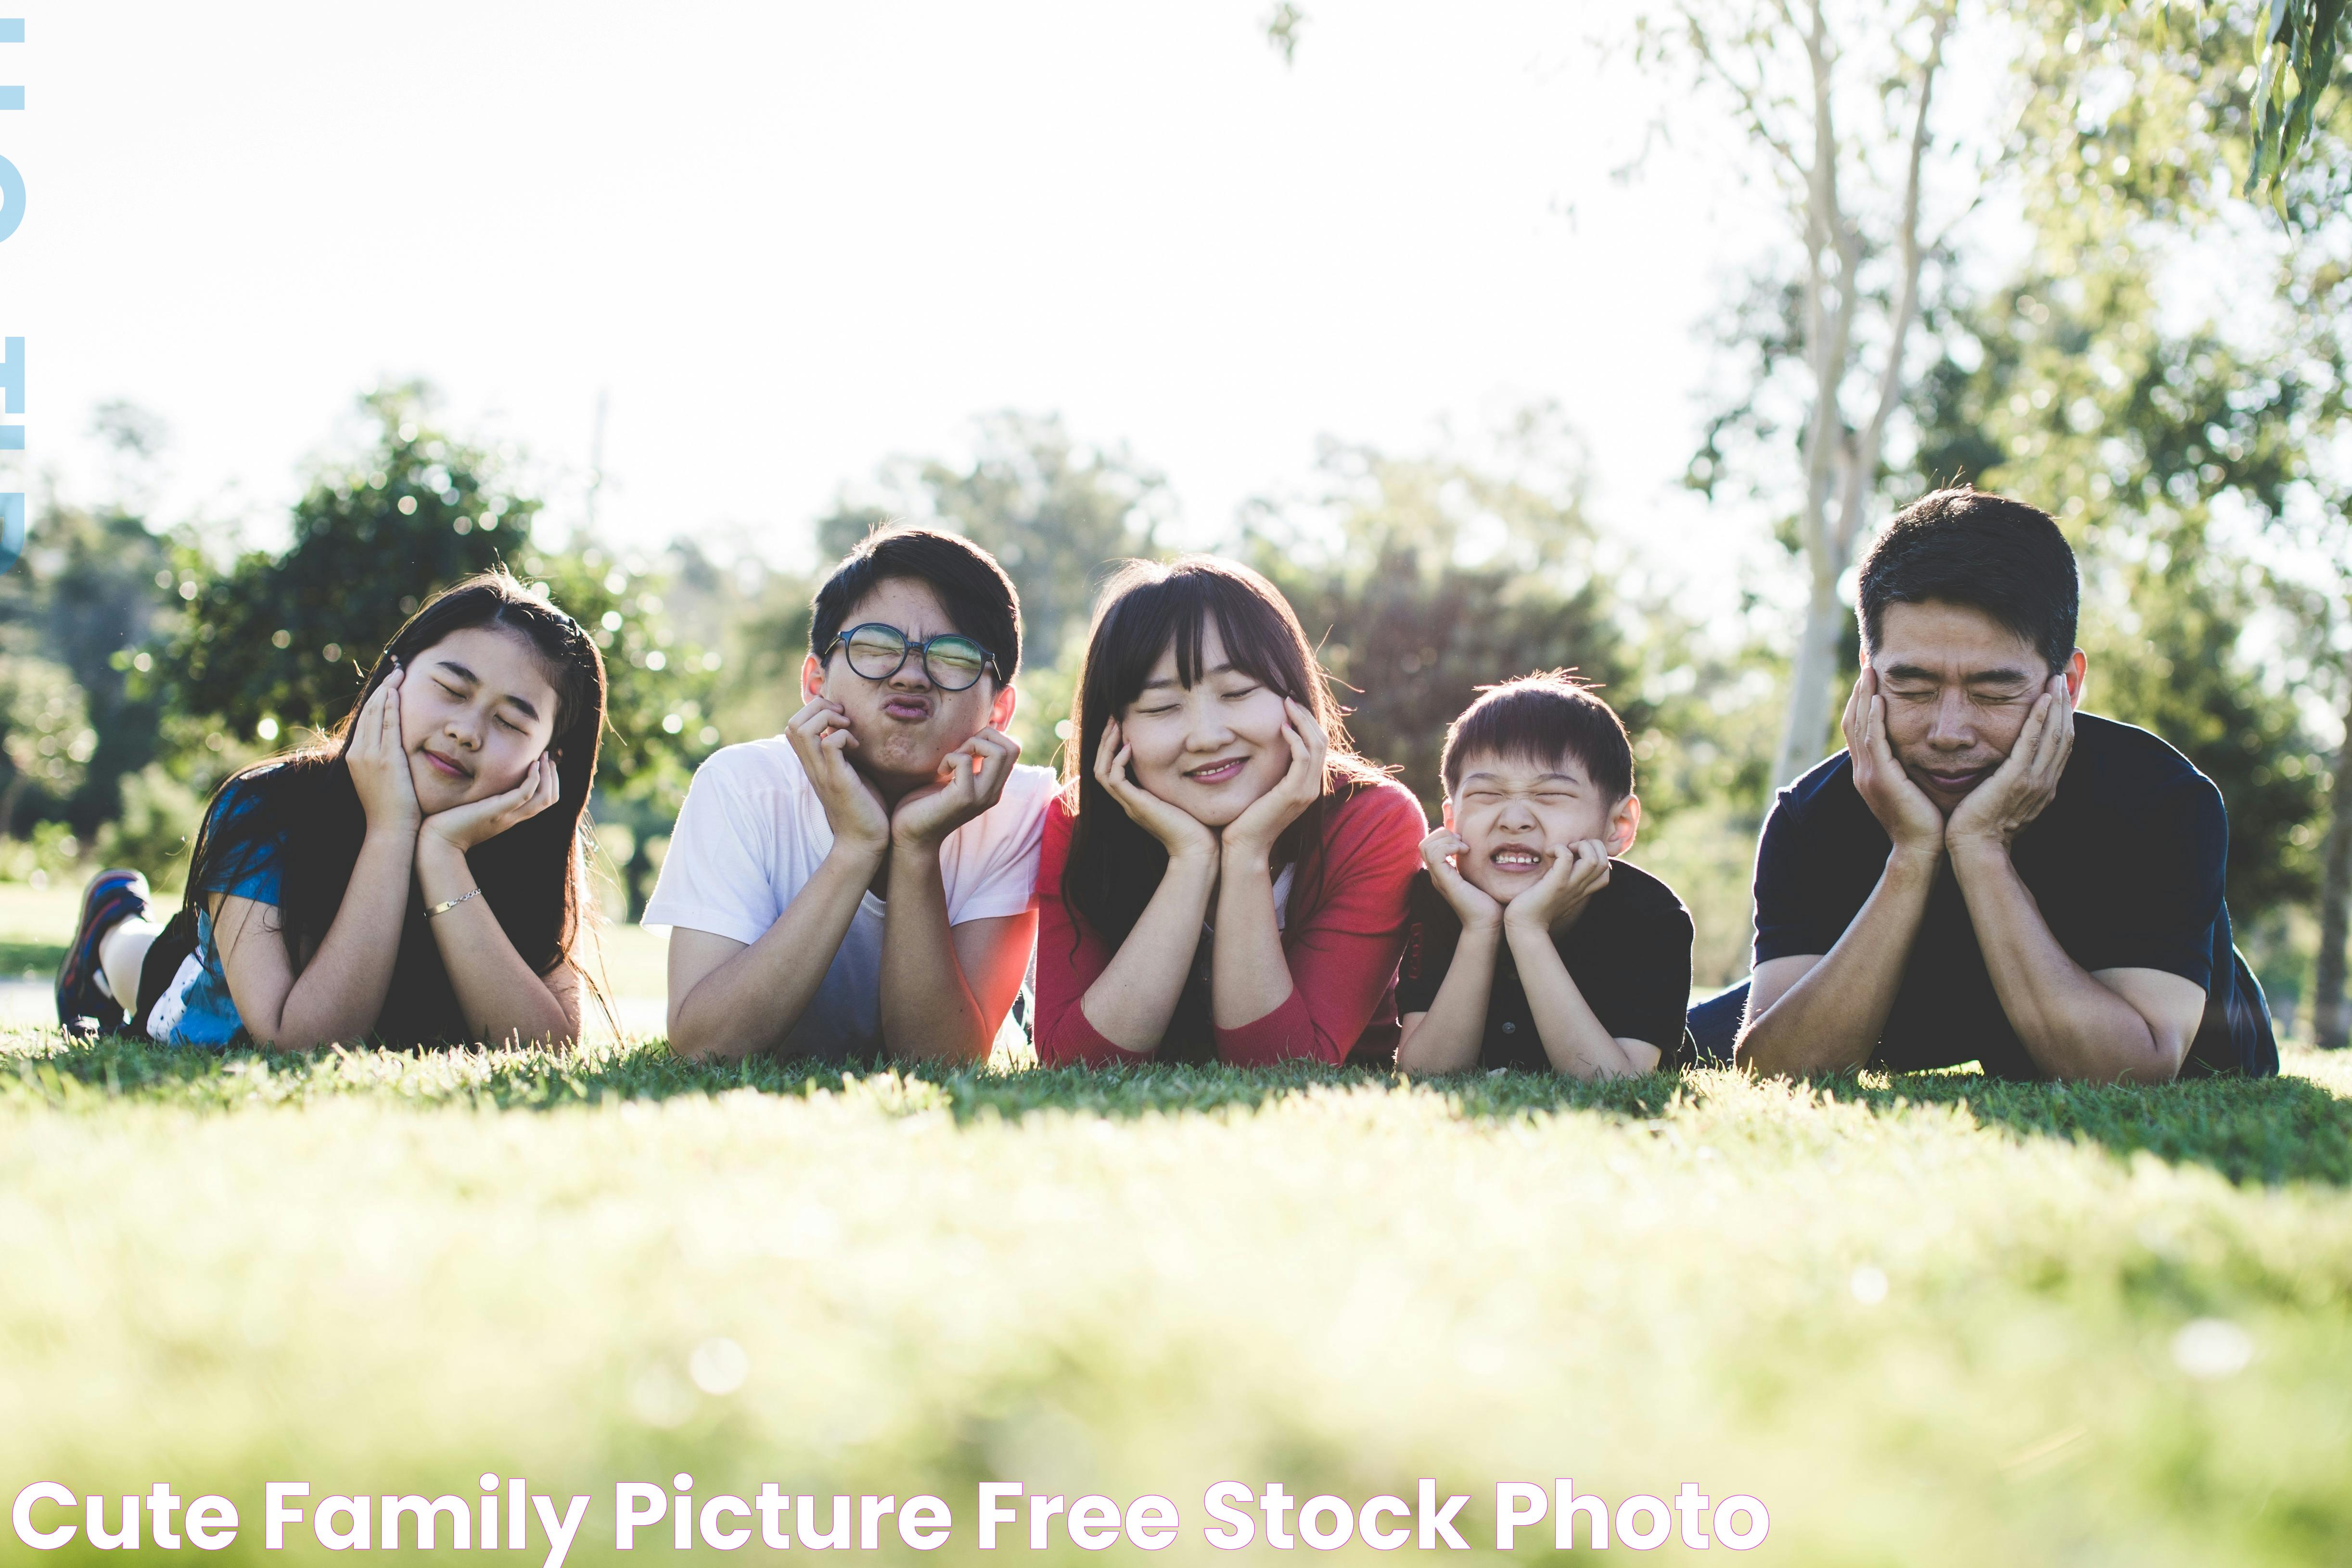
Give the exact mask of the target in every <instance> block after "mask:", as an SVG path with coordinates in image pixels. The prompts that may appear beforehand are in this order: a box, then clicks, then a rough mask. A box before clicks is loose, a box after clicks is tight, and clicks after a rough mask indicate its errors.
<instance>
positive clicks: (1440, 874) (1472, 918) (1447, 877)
mask: <svg viewBox="0 0 2352 1568" xmlns="http://www.w3.org/2000/svg"><path fill="white" fill-rule="evenodd" d="M1469 852H1470V845H1469V842H1468V841H1466V840H1465V839H1464V838H1463V837H1462V835H1461V834H1459V833H1457V832H1455V831H1454V830H1453V829H1451V828H1440V829H1438V830H1437V831H1435V832H1433V833H1432V834H1430V835H1429V837H1427V838H1425V839H1423V840H1422V841H1421V862H1422V864H1423V865H1425V866H1427V867H1428V868H1429V880H1430V881H1431V882H1432V883H1434V884H1435V885H1436V888H1437V892H1438V894H1439V896H1440V897H1442V898H1444V900H1445V902H1446V904H1449V905H1450V906H1451V907H1452V908H1453V910H1454V916H1455V917H1456V918H1457V919H1459V920H1460V921H1461V922H1462V928H1463V929H1464V930H1465V931H1486V930H1492V929H1493V928H1494V927H1495V926H1496V925H1500V924H1501V923H1502V919H1503V906H1502V905H1501V904H1497V903H1496V902H1495V898H1494V895H1493V894H1489V893H1487V892H1486V891H1485V890H1484V889H1482V888H1477V887H1474V886H1472V885H1471V884H1470V880H1469V879H1468V878H1467V877H1465V876H1464V875H1463V874H1462V870H1461V868H1460V867H1459V866H1457V865H1455V864H1454V861H1453V859H1452V857H1453V856H1454V855H1466V854H1468V853H1469Z"/></svg>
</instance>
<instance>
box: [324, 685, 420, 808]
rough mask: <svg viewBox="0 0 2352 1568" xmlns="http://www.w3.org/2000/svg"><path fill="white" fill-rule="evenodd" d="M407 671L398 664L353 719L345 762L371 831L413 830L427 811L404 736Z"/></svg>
mask: <svg viewBox="0 0 2352 1568" xmlns="http://www.w3.org/2000/svg"><path fill="white" fill-rule="evenodd" d="M406 674H407V672H406V671H405V670H404V669H402V668H401V666H400V665H398V664H394V665H393V668H392V674H388V675H386V676H385V677H384V678H383V680H382V681H380V682H378V683H377V684H376V688H375V690H374V691H373V692H371V693H370V694H369V695H368V699H367V701H365V702H363V703H362V704H361V705H360V712H359V716H358V717H357V718H355V719H353V720H352V732H351V743H350V744H349V745H348V746H346V747H344V748H343V763H344V766H346V767H348V768H350V769H351V772H352V789H355V790H357V791H358V792H359V798H360V809H361V810H362V811H364V812H365V813H366V814H367V825H368V831H370V832H414V831H415V830H416V824H417V821H418V819H419V817H420V816H421V815H422V814H423V813H422V809H421V808H420V807H419V806H418V805H417V803H416V780H415V779H414V778H412V777H411V776H410V774H409V771H408V746H407V743H406V742H405V741H404V740H403V739H402V738H401V733H400V688H401V683H402V681H403V679H404V676H405V675H406Z"/></svg>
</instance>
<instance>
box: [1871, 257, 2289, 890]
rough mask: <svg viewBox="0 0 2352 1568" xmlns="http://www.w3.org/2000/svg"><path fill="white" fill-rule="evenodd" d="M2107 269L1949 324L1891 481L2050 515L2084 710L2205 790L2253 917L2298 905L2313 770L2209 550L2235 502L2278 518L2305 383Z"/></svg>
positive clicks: (2232, 576) (2127, 275) (2256, 595)
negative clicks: (2000, 500)
mask: <svg viewBox="0 0 2352 1568" xmlns="http://www.w3.org/2000/svg"><path fill="white" fill-rule="evenodd" d="M2110 255H2119V256H2122V257H2123V259H2122V260H2121V261H2120V262H2117V261H2114V260H2103V261H2102V262H2101V264H2100V265H2099V266H2098V267H2096V268H2091V267H2077V268H2076V270H2075V271H2074V274H2073V275H2072V276H2070V277H2064V278H2059V277H2046V276H2045V277H2033V278H2031V279H2028V280H2025V281H2022V282H2020V283H2018V284H2016V285H2014V286H2012V287H2009V288H2007V289H2005V290H2003V291H2001V292H2000V294H1999V295H1998V296H1996V297H1995V298H1993V299H1991V300H1990V301H1988V302H1987V303H1986V304H1985V305H1984V306H1983V307H1981V308H1978V309H1976V310H1973V311H1970V312H1968V313H1966V315H1965V317H1964V318H1963V319H1962V321H1961V322H1960V323H1959V325H1960V326H1964V327H1965V329H1966V331H1965V336H1963V334H1962V333H1961V332H1960V331H1958V330H1956V331H1955V332H1954V333H1953V335H1952V337H1951V339H1950V341H1951V343H1952V346H1953V347H1954V348H1955V350H1958V351H1961V352H1963V353H1965V354H1966V356H1967V358H1969V360H1971V361H1973V363H1972V364H1971V365H1970V366H1969V368H1967V369H1962V368H1961V366H1960V364H1959V363H1958V361H1955V360H1951V359H1947V360H1946V361H1944V362H1943V363H1941V364H1939V365H1938V366H1937V368H1936V370H1935V371H1934V372H1933V373H1931V374H1930V375H1929V376H1927V378H1926V379H1925V382H1924V388H1925V391H1924V393H1923V396H1922V398H1921V400H1920V403H1921V406H1920V409H1919V418H1920V423H1921V426H1922V431H1921V437H1920V442H1919V449H1918V455H1917V457H1916V465H1917V466H1916V470H1915V471H1914V472H1913V473H1912V474H1911V475H1909V476H1906V484H1907V485H1908V486H1910V487H1912V488H1915V489H1924V488H1927V487H1928V486H1930V485H1932V484H1939V483H1948V482H1950V481H1951V480H1953V479H1955V478H1958V479H1964V480H1967V481H1969V482H1972V483H1975V484H1977V485H1979V486H1982V487H1984V488H1987V489H1992V490H1999V491H2002V492H2004V493H2007V494H2011V495H2016V496H2019V497H2023V498H2025V499H2028V500H2031V501H2033V502H2035V503H2036V504H2038V505H2044V506H2047V507H2050V508H2051V509H2052V510H2053V512H2055V513H2056V514H2057V515H2058V517H2059V520H2060V523H2061V525H2062V526H2063V528H2065V530H2066V532H2067V535H2068V537H2069V538H2070V540H2071V541H2072V542H2073V543H2074V547H2075V550H2076V553H2077V556H2078V558H2079V559H2080V560H2081V562H2082V567H2083V573H2084V617H2083V627H2082V632H2081V633H2080V641H2081V643H2082V644H2083V646H2084V649H2085V650H2086V651H2087V652H2088V653H2089V654H2090V658H2091V669H2092V675H2091V681H2092V685H2091V689H2090V692H2089V694H2088V695H2087V697H2086V699H2085V700H2086V702H2087V704H2088V706H2090V707H2091V708H2092V709H2093V710H2094V711H2096V712H2099V713H2103V714H2106V715H2108V716H2112V717H2115V718H2118V719H2122V720H2124V721H2125V722H2126V723H2131V724H2137V725H2141V726H2143V727H2146V728H2148V729H2150V730H2153V731H2154V732H2156V733H2157V734H2158V735H2160V736H2162V737H2164V738H2165V739H2167V740H2168V741H2170V742H2171V743H2172V744H2173V745H2175V746H2177V747H2179V748H2180V749H2181V750H2182V751H2183V752H2184V753H2186V754H2187V755H2188V757H2189V759H2190V760H2191V761H2193V762H2195V763H2196V764H2197V766H2198V767H2199V768H2201V769H2202V770H2203V771H2204V772H2205V773H2206V774H2207V775H2208V776H2209V777H2210V778H2211V779H2213V780H2214V781H2215V783H2217V784H2218V785H2219V786H2220V787H2221V793H2222V797H2223V799H2224V800H2226V801H2227V803H2228V805H2229V809H2230V889H2229V893H2230V901H2231V906H2232V908H2233V909H2234V910H2236V911H2238V912H2239V915H2240V919H2241V921H2242V923H2249V924H2251V923H2252V922H2256V921H2259V920H2260V919H2261V918H2262V917H2263V915H2264V913H2265V912H2267V911H2271V910H2273V909H2275V908H2276V907H2277V906H2279V905H2280V904H2283V903H2287V902H2299V901H2301V900H2304V899H2307V898H2309V897H2310V896H2311V894H2312V892H2313V885H2314V884H2313V873H2314V870H2315V866H2314V857H2313V856H2312V854H2311V853H2310V847H2311V845H2312V843H2313V842H2314V841H2315V832H2314V830H2313V827H2312V822H2313V819H2314V817H2315V814H2316V812H2317V810H2318V808H2319V784H2320V779H2321V777H2322V774H2323V772H2324V764H2323V762H2322V759H2321V758H2320V757H2319V756H2318V754H2317V751H2316V747H2315V744H2314V742H2313V740H2312V738H2311V737H2310V736H2309V735H2308V734H2307V733H2306V731H2305V728H2304V726H2303V723H2302V719H2301V715H2300V713H2299V710H2298V706H2297V702H2296V696H2295V693H2294V691H2293V690H2292V689H2291V688H2290V687H2289V686H2288V685H2286V683H2284V682H2281V681H2271V680H2265V678H2264V672H2263V669H2262V668H2261V667H2260V664H2259V663H2258V661H2257V659H2256V658H2255V657H2254V656H2253V654H2252V653H2251V651H2250V650H2249V649H2248V648H2247V646H2246V645H2245V636H2244V634H2245V632H2246V629H2247V627H2248V624H2249V623H2250V622H2254V621H2256V620H2257V619H2258V618H2259V617H2260V616H2261V614H2262V613H2263V611H2264V609H2265V607H2266V605H2267V604H2268V603H2269V596H2268V595H2267V594H2266V593H2265V591H2264V584H2263V580H2262V579H2261V577H2260V576H2259V575H2255V574H2250V573H2248V572H2247V571H2246V570H2245V569H2244V561H2243V559H2242V549H2230V548H2227V547H2226V544H2225V542H2224V541H2225V539H2226V538H2227V537H2228V536H2227V531H2226V530H2227V526H2228V524H2229V521H2230V517H2231V513H2230V508H2231V506H2232V505H2237V506H2241V507H2253V508H2259V509H2263V510H2271V509H2275V508H2278V507H2283V506H2284V493H2285V491H2286V489H2287V487H2288V486H2290V485H2291V484H2292V483H2293V482H2294V479H2295V476H2296V475H2297V474H2298V472H2299V471H2300V465H2301V462H2302V453H2301V451H2300V448H2299V445H2298V443H2297V434H2298V433H2299V432H2300V431H2301V429H2302V428H2303V423H2302V422H2301V421H2300V420H2299V418H2298V410H2299V408H2300V406H2301V405H2302V404H2303V403H2304V402H2305V400H2306V398H2307V397H2308V395H2309V389H2308V388H2306V387H2305V386H2303V385H2301V384H2299V383H2297V382H2294V381H2293V380H2291V379H2289V380H2282V379H2281V378H2279V377H2278V376H2276V375H2275V374H2272V373H2267V372H2266V371H2263V369H2262V368H2261V367H2256V366H2251V365H2248V364H2246V363H2245V362H2244V361H2242V360H2241V359H2239V358H2238V357H2237V356H2236V355H2234V354H2233V353H2232V352H2231V350H2229V349H2228V347H2227V346H2226V345H2224V344H2222V343H2221V342H2220V341H2219V340H2217V339H2216V338H2214V337H2213V336H2212V335H2211V334H2210V332H2195V333H2189V334H2187V335H2182V336H2173V335H2168V334H2167V333H2165V332H2164V331H2163V330H2161V329H2160V328H2159V326H2158V310H2157V306H2156V301H2155V299H2154V298H2153V296H2152V295H2151V293H2150V292H2149V289H2148V287H2147V278H2146V274H2145V269H2144V268H2143V267H2140V266H2139V265H2137V261H2136V259H2135V258H2132V257H2131V256H2130V255H2129V253H2128V252H2127V251H2119V252H2116V253H2110ZM1963 342H1965V343H1966V345H1967V347H1966V349H1965V350H1962V349H1961V348H1960V345H1961V344H1962V343H1963ZM2246 526H2250V527H2251V526H2252V525H2251V524H2248V525H2246ZM2273 630H2274V631H2275V629H2273Z"/></svg>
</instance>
